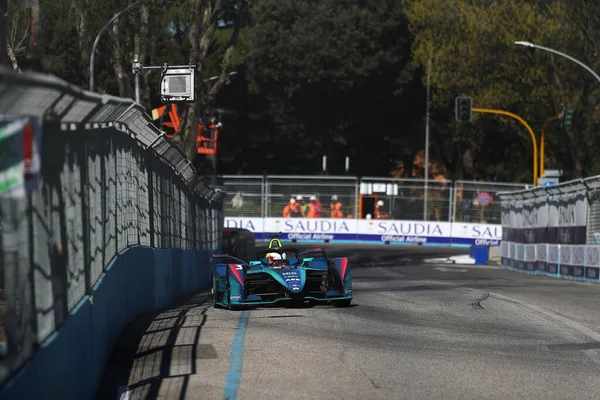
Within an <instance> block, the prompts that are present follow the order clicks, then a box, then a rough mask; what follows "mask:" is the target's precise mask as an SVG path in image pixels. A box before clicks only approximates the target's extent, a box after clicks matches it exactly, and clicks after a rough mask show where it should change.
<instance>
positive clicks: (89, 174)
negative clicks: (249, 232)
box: [0, 68, 224, 382]
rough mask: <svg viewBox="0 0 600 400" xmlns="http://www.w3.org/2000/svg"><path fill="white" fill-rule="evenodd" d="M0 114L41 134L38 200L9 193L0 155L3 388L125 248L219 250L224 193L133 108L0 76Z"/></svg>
mask: <svg viewBox="0 0 600 400" xmlns="http://www.w3.org/2000/svg"><path fill="white" fill-rule="evenodd" d="M0 115H3V116H6V118H8V119H9V120H10V119H23V120H25V121H28V122H30V123H32V124H33V125H34V126H35V127H36V128H35V129H41V131H42V132H43V134H41V135H40V138H41V142H40V144H39V146H35V148H34V152H35V153H36V154H40V153H41V156H40V158H39V159H40V161H41V168H40V169H39V171H38V172H37V173H36V174H35V176H34V177H33V178H34V181H35V182H36V186H37V188H36V189H35V190H24V191H23V193H22V194H21V195H19V196H15V195H14V194H15V191H12V192H11V191H10V190H8V189H7V187H8V186H7V182H8V180H7V176H8V175H7V173H8V172H10V171H12V170H13V166H11V165H8V166H7V165H6V160H7V159H6V157H5V158H2V157H0V162H1V164H0V167H1V168H0V169H1V170H0V179H2V181H0V195H2V196H1V197H0V231H1V234H0V382H3V381H5V380H6V379H7V377H9V376H11V374H13V373H14V372H15V371H16V370H17V369H18V368H19V367H20V366H22V365H23V364H24V363H25V362H26V361H27V360H29V359H30V358H31V356H32V355H33V352H34V351H35V348H36V347H37V346H39V345H40V344H41V343H43V341H44V340H46V339H48V338H49V337H50V336H51V335H52V334H53V333H54V332H55V331H56V330H57V329H58V328H59V327H60V326H61V324H63V323H64V321H65V319H66V318H67V317H68V315H69V313H70V312H71V311H72V310H73V309H74V308H75V307H76V306H77V304H78V303H79V302H80V301H81V300H82V299H83V298H84V296H85V295H87V294H89V293H90V291H91V289H92V287H93V286H94V285H95V284H96V282H97V281H98V279H99V278H100V276H101V274H102V273H103V272H104V270H105V268H106V267H107V266H108V265H109V264H110V263H111V261H112V260H113V259H115V258H116V257H117V256H118V255H119V253H121V252H122V251H123V250H125V249H126V248H128V247H132V246H149V247H156V248H179V249H188V250H212V249H216V248H218V247H219V242H220V239H221V229H222V226H223V218H224V216H223V196H224V193H222V192H219V191H215V190H214V189H212V188H210V187H208V186H207V185H206V184H205V183H204V181H203V180H202V179H200V178H199V176H198V175H197V173H196V171H195V170H194V168H193V167H192V165H191V164H190V162H189V161H188V160H187V159H186V158H185V156H184V154H183V153H182V152H181V150H180V149H179V148H177V147H175V146H174V145H173V144H172V143H171V142H170V140H169V139H168V138H167V137H166V136H165V135H164V134H161V132H160V131H159V130H158V129H156V128H155V127H154V126H153V125H152V123H151V119H150V118H149V117H148V116H147V115H146V114H145V112H144V110H143V108H142V107H141V106H139V105H137V104H134V103H133V101H131V100H128V99H121V98H116V97H111V96H100V95H96V94H93V93H89V92H84V91H82V90H80V89H78V88H76V87H74V86H71V85H69V84H67V83H65V82H63V81H61V80H59V79H57V78H54V77H49V76H45V75H39V74H23V75H21V74H17V73H15V72H13V71H11V70H8V69H4V68H2V69H0ZM2 132H3V128H2V127H1V126H0V149H2V151H3V152H5V151H6V148H7V147H6V143H7V141H6V140H7V136H6V135H4V134H1V133H2ZM19 138H20V136H19ZM21 140H22V139H21ZM0 155H1V154H0ZM21 158H23V157H21ZM7 171H8V172H7ZM30 178H31V177H30Z"/></svg>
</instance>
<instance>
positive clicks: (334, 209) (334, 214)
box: [329, 194, 344, 218]
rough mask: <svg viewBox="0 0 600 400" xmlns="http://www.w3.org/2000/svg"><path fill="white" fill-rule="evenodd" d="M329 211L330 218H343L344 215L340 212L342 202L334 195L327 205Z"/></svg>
mask: <svg viewBox="0 0 600 400" xmlns="http://www.w3.org/2000/svg"><path fill="white" fill-rule="evenodd" d="M329 209H330V215H329V216H330V218H344V213H343V212H342V202H341V201H339V200H338V197H337V195H336V194H334V195H333V196H331V202H330V203H329Z"/></svg>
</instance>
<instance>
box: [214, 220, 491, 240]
mask: <svg viewBox="0 0 600 400" xmlns="http://www.w3.org/2000/svg"><path fill="white" fill-rule="evenodd" d="M225 228H242V229H247V230H249V231H251V232H253V233H254V236H255V237H256V239H267V238H268V234H269V233H275V232H281V234H282V239H283V240H298V241H317V242H323V241H365V242H376V243H405V244H425V243H429V244H445V245H449V244H457V245H465V246H470V245H479V246H500V244H501V238H502V227H501V226H500V225H486V224H467V223H465V224H463V223H460V224H452V223H449V222H423V221H400V220H356V219H342V218H340V219H336V218H243V217H225Z"/></svg>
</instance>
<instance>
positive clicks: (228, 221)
mask: <svg viewBox="0 0 600 400" xmlns="http://www.w3.org/2000/svg"><path fill="white" fill-rule="evenodd" d="M224 226H225V228H236V229H246V230H249V231H250V232H253V233H254V234H255V235H256V234H257V233H262V232H264V219H262V218H244V217H225V223H224Z"/></svg>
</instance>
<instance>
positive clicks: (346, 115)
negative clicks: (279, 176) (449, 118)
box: [247, 0, 424, 174]
mask: <svg viewBox="0 0 600 400" xmlns="http://www.w3.org/2000/svg"><path fill="white" fill-rule="evenodd" d="M251 15H252V19H251V26H250V27H249V30H248V35H247V39H248V40H247V43H248V48H249V58H248V73H249V75H250V77H251V79H252V81H253V82H254V83H255V84H256V88H257V90H258V91H259V92H260V93H263V94H264V95H265V96H266V97H267V99H268V104H269V118H270V121H271V124H270V128H269V129H264V130H263V131H266V132H264V134H263V136H262V138H261V140H262V141H263V142H264V144H265V146H263V147H262V149H263V150H262V151H264V156H265V157H264V158H263V160H267V161H266V162H265V163H264V164H263V165H262V166H261V167H263V168H266V167H268V166H269V165H277V168H278V170H279V171H282V169H283V170H285V169H287V171H289V172H300V171H303V172H308V171H311V172H313V171H317V170H318V169H319V167H320V158H321V155H323V154H327V155H329V156H330V159H331V158H334V159H335V158H336V156H337V157H338V160H335V165H338V166H340V167H342V166H343V158H344V157H345V156H350V157H351V158H352V160H353V165H356V166H357V167H358V169H360V170H361V171H363V172H364V173H378V174H380V173H387V172H388V171H389V168H390V166H391V165H393V164H394V162H393V161H394V159H395V158H396V157H397V156H398V154H397V153H398V151H397V149H393V148H391V146H390V142H389V141H386V140H384V139H385V138H386V137H399V136H407V137H412V133H413V130H414V128H415V126H416V125H418V121H420V117H421V115H422V112H421V110H420V108H422V106H416V104H419V103H418V102H415V101H414V100H415V93H412V92H411V91H408V90H406V89H407V88H408V87H410V85H411V83H412V82H414V81H415V80H417V77H418V71H416V70H414V69H413V68H412V65H411V63H410V59H409V46H410V43H409V41H408V32H407V31H406V21H405V18H404V14H403V11H402V8H401V7H400V2H399V1H396V0H377V1H374V2H371V3H366V2H358V3H357V2H353V1H347V0H330V1H315V0H260V1H257V2H255V3H254V5H253V7H252V9H251ZM282 32H285V34H282ZM417 96H419V93H417ZM421 104H424V101H423V102H422V103H421ZM269 145H270V146H269ZM282 147H283V148H288V149H290V150H291V149H294V151H283V152H282V151H277V149H279V148H282ZM405 147H406V146H405ZM271 149H273V150H271ZM332 161H334V160H332ZM259 162H260V161H259ZM309 165H311V166H309ZM340 169H341V168H340Z"/></svg>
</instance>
